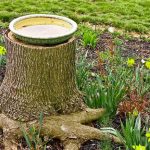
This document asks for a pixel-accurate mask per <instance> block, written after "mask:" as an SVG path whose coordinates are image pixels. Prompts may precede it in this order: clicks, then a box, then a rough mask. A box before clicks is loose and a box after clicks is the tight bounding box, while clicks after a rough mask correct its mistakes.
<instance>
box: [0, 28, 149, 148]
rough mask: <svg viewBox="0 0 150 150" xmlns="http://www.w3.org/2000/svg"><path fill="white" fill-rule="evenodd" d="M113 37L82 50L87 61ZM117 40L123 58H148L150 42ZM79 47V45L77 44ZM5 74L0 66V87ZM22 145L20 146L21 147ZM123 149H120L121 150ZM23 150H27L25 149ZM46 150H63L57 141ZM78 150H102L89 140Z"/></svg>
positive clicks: (96, 125) (106, 45) (93, 141)
mask: <svg viewBox="0 0 150 150" xmlns="http://www.w3.org/2000/svg"><path fill="white" fill-rule="evenodd" d="M4 32H5V30H0V34H2V33H4ZM113 38H114V37H113V36H112V35H111V34H110V33H108V32H104V33H103V34H101V35H100V36H99V40H98V43H97V46H96V48H95V49H92V48H90V47H87V48H83V47H82V50H85V51H88V59H96V57H97V56H96V50H98V51H104V50H106V49H109V48H110V45H111V44H112V43H111V41H112V39H113ZM118 39H119V40H120V41H121V42H122V44H121V45H119V46H118V48H120V49H121V50H122V56H124V57H136V58H140V59H141V58H148V57H150V42H148V41H144V40H142V39H136V38H134V39H130V40H128V39H125V38H124V37H122V36H120V37H118ZM79 45H80V44H79ZM4 74H5V66H0V85H1V83H2V80H3V78H4ZM118 120H119V119H117V117H116V120H115V121H114V124H115V125H114V126H117V124H119V121H118ZM92 125H93V126H95V127H97V128H99V127H100V126H99V124H98V123H97V122H96V123H95V122H93V124H92ZM0 143H2V130H0ZM21 143H22V144H23V145H24V147H25V146H26V144H25V141H24V140H21ZM23 145H22V146H23ZM112 146H113V147H112V150H117V149H118V145H116V144H112ZM3 149H4V147H3V145H2V144H0V150H3ZM123 149H124V148H122V150H123ZM24 150H27V148H25V149H24ZM47 150H63V145H62V143H61V142H60V141H59V140H57V139H50V141H49V142H48V143H47ZM80 150H102V149H101V144H100V142H99V141H97V140H90V141H87V142H85V143H84V144H83V145H82V146H81V149H80Z"/></svg>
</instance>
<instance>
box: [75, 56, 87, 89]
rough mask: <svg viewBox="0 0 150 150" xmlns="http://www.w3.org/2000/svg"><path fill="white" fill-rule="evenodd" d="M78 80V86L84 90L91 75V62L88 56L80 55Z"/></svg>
mask: <svg viewBox="0 0 150 150" xmlns="http://www.w3.org/2000/svg"><path fill="white" fill-rule="evenodd" d="M76 68H77V69H76V82H77V85H78V88H79V89H80V90H83V89H84V88H85V86H86V84H87V80H88V77H89V68H90V64H88V63H87V61H86V56H83V55H82V56H80V57H79V58H78V60H77V62H76Z"/></svg>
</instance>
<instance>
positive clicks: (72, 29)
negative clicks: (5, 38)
mask: <svg viewBox="0 0 150 150" xmlns="http://www.w3.org/2000/svg"><path fill="white" fill-rule="evenodd" d="M36 17H45V18H56V19H60V20H63V21H66V22H67V23H69V24H71V26H72V28H71V30H69V31H68V32H67V33H66V34H63V35H60V36H53V37H51V36H50V37H32V36H27V35H24V34H21V33H20V32H18V30H16V29H15V28H14V25H15V24H16V23H17V22H19V21H21V20H24V19H28V18H36ZM77 27H78V26H77V23H76V22H75V21H73V20H72V19H70V18H67V17H64V16H58V15H49V14H32V15H26V16H21V17H18V18H16V19H14V20H12V21H11V22H10V24H9V29H10V31H12V33H14V34H16V35H17V36H21V37H25V38H31V39H43V40H44V39H45V40H46V39H57V38H61V37H62V38H63V37H66V36H70V35H72V34H73V33H74V32H75V31H76V30H77Z"/></svg>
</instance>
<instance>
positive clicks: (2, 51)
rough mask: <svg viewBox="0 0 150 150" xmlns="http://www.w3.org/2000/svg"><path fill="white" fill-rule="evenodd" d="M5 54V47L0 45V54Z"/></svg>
mask: <svg viewBox="0 0 150 150" xmlns="http://www.w3.org/2000/svg"><path fill="white" fill-rule="evenodd" d="M5 54H6V49H5V48H4V47H2V46H0V55H5Z"/></svg>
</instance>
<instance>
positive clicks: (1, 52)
mask: <svg viewBox="0 0 150 150" xmlns="http://www.w3.org/2000/svg"><path fill="white" fill-rule="evenodd" d="M5 55H6V49H5V48H4V47H3V46H0V66H2V65H4V64H5Z"/></svg>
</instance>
